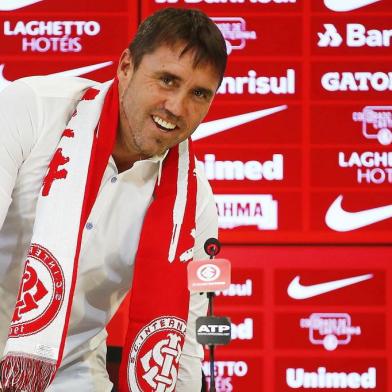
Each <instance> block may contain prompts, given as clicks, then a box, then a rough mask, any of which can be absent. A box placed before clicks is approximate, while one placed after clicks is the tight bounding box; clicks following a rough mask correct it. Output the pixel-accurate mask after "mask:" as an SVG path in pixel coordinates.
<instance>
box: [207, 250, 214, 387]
mask: <svg viewBox="0 0 392 392" xmlns="http://www.w3.org/2000/svg"><path fill="white" fill-rule="evenodd" d="M213 258H214V254H211V255H210V260H212V259H213ZM214 297H215V293H214V292H213V291H209V292H207V298H208V315H209V316H213V315H214V301H213V300H214ZM208 349H209V352H210V392H216V389H215V345H214V344H209V345H208Z"/></svg>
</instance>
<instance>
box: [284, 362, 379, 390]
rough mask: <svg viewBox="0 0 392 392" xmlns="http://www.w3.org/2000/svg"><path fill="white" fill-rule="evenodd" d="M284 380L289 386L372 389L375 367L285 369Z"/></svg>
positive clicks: (374, 383) (374, 386)
mask: <svg viewBox="0 0 392 392" xmlns="http://www.w3.org/2000/svg"><path fill="white" fill-rule="evenodd" d="M286 382H287V385H288V386H289V387H290V388H306V389H313V388H319V389H331V388H334V389H339V388H340V389H359V388H362V389H374V388H376V384H377V382H376V368H375V367H369V368H368V370H367V371H366V372H363V373H359V372H349V373H347V372H335V371H334V372H331V371H328V370H327V369H326V368H325V367H321V366H320V367H319V368H318V369H317V371H314V372H308V371H305V369H303V368H296V369H294V368H289V369H287V370H286Z"/></svg>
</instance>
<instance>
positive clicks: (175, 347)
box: [1, 81, 196, 392]
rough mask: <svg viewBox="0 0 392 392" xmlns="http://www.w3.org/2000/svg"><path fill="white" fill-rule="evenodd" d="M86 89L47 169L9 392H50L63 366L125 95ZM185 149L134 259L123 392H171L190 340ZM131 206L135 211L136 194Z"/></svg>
mask: <svg viewBox="0 0 392 392" xmlns="http://www.w3.org/2000/svg"><path fill="white" fill-rule="evenodd" d="M117 83H118V82H117V81H115V82H114V83H112V82H107V83H104V84H101V85H97V86H96V87H94V88H90V89H88V90H87V91H86V92H85V94H84V96H83V97H82V98H81V100H80V102H79V103H78V105H77V107H76V109H75V112H74V113H73V115H72V118H71V119H70V121H69V122H68V124H67V126H66V129H65V130H64V132H63V134H62V137H61V140H60V142H59V144H58V146H57V149H56V151H55V153H54V155H53V158H52V160H51V162H50V164H49V167H48V171H47V174H46V177H45V178H44V181H43V186H42V189H41V193H40V195H39V198H38V202H37V208H36V219H35V223H34V229H33V236H32V241H31V246H30V249H29V251H28V255H27V258H26V263H25V268H24V272H23V277H22V281H21V284H20V288H19V294H18V299H17V303H16V306H15V310H14V314H13V319H12V322H11V326H10V332H9V337H8V341H7V344H6V348H5V352H4V358H3V359H2V362H1V382H2V388H3V391H5V392H6V391H7V392H16V391H22V390H23V391H26V392H43V391H44V390H45V389H46V388H47V387H48V385H49V384H50V383H51V381H52V380H53V378H54V376H55V373H56V371H57V369H58V367H59V366H60V363H61V360H62V356H63V351H64V344H65V339H66V336H67V330H68V324H69V318H70V312H71V307H72V300H73V295H74V289H75V283H76V278H77V269H78V260H79V253H80V246H81V240H82V234H83V229H84V227H85V224H86V222H87V218H88V216H89V214H90V211H91V209H92V207H93V205H94V202H95V199H96V197H97V194H98V190H99V187H100V184H101V180H102V176H103V173H104V171H105V168H106V166H107V163H108V160H109V157H110V155H111V153H112V149H113V145H114V141H115V137H116V130H117V124H118V113H119V111H118V86H117ZM194 169H195V168H194V155H193V153H192V151H191V146H190V142H189V141H188V140H185V141H184V142H182V143H180V144H179V145H178V146H176V147H174V148H172V149H171V150H170V151H169V153H168V155H167V157H166V158H165V161H164V165H163V171H162V177H161V184H160V185H159V186H158V185H156V186H155V190H154V194H153V202H152V204H151V206H150V207H149V209H148V211H147V214H146V217H145V220H144V223H143V228H142V232H141V237H140V241H139V247H138V251H137V254H136V258H135V268H134V278H133V285H132V294H131V301H130V311H129V326H128V333H127V338H126V345H125V348H124V354H123V360H122V364H121V370H120V382H121V385H120V391H121V392H125V391H132V392H138V391H147V390H148V391H166V392H170V391H173V390H174V388H175V383H176V379H177V373H178V365H179V359H180V355H181V350H182V346H183V344H184V338H185V328H186V319H187V316H188V304H189V293H188V290H187V282H186V263H185V261H188V260H190V259H191V258H192V257H193V246H194V230H195V209H196V177H195V172H194ZM129 202H130V203H132V195H130V198H129Z"/></svg>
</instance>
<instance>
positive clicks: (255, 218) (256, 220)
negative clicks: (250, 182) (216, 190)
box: [215, 195, 278, 230]
mask: <svg viewBox="0 0 392 392" xmlns="http://www.w3.org/2000/svg"><path fill="white" fill-rule="evenodd" d="M215 202H216V206H217V209H218V215H219V227H220V228H222V229H233V228H235V227H239V226H257V228H258V229H259V230H277V229H278V202H277V201H276V200H274V199H273V197H272V195H215Z"/></svg>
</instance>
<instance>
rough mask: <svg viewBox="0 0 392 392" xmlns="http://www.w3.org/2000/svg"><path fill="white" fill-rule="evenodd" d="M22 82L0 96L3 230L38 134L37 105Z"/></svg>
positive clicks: (1, 213) (32, 95) (0, 215)
mask: <svg viewBox="0 0 392 392" xmlns="http://www.w3.org/2000/svg"><path fill="white" fill-rule="evenodd" d="M36 102H37V101H36V99H35V96H34V93H33V91H32V90H31V89H30V88H29V87H28V86H27V85H26V84H25V83H23V82H21V81H18V82H15V83H12V84H11V85H10V86H9V87H7V88H6V89H5V90H3V91H2V92H1V93H0V229H1V227H2V226H3V222H4V219H5V217H6V215H7V211H8V208H9V206H10V204H11V201H12V198H11V197H12V191H13V189H14V186H15V182H16V179H17V175H18V170H19V168H20V166H21V165H22V163H23V161H24V160H25V158H26V157H27V156H28V154H29V153H30V151H31V149H32V147H33V144H34V136H35V134H36V132H37V130H36V129H35V128H36V124H37V119H38V110H37V103H36Z"/></svg>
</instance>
